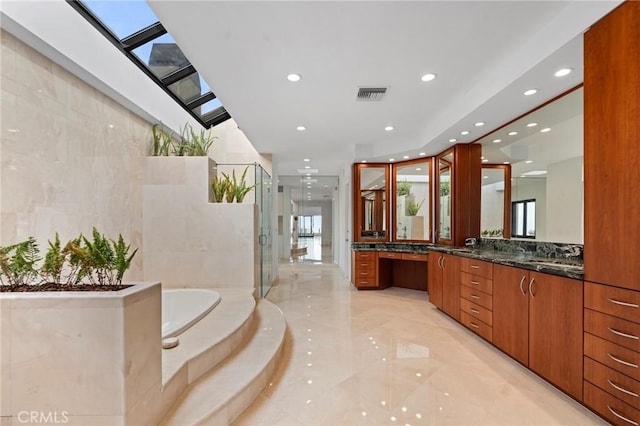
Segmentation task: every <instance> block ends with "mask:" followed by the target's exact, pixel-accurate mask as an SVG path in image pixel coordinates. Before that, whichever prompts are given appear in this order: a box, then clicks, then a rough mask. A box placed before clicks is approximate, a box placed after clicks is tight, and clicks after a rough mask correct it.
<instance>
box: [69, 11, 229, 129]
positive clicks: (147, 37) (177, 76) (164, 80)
mask: <svg viewBox="0 0 640 426" xmlns="http://www.w3.org/2000/svg"><path fill="white" fill-rule="evenodd" d="M66 2H67V3H68V4H69V5H70V6H71V7H73V8H74V9H75V10H76V11H77V12H78V13H80V15H82V16H83V17H84V18H85V19H86V20H87V21H88V22H89V23H90V24H91V25H92V26H93V27H94V28H96V29H97V30H98V31H99V32H100V33H101V34H102V35H103V36H105V37H106V38H107V39H108V40H109V41H110V42H111V43H112V44H113V45H114V46H115V47H117V48H118V50H120V51H121V52H122V53H123V54H124V55H125V56H126V57H127V58H129V60H130V61H131V62H133V63H134V64H135V65H136V66H137V67H138V68H139V69H140V70H141V71H142V72H144V73H145V74H146V75H147V77H149V78H150V79H151V80H153V81H154V82H155V83H156V84H157V85H158V86H160V87H161V88H162V90H164V91H165V93H167V94H168V95H169V96H170V97H171V98H172V99H173V100H174V101H175V102H176V103H178V105H180V106H181V107H182V108H183V109H184V110H185V111H187V112H188V113H189V115H191V116H192V117H193V118H194V119H195V120H196V121H198V123H200V124H201V125H202V126H203V127H204V128H206V129H209V128H211V127H213V126H216V125H218V124H220V123H222V122H224V121H226V120H228V119H230V118H231V115H230V114H229V113H228V112H227V110H226V108H225V107H224V106H222V105H221V106H220V107H219V108H216V109H214V110H213V111H209V112H206V113H204V114H199V113H198V112H197V109H198V108H199V107H200V106H201V105H204V104H205V103H206V102H209V101H211V100H213V99H216V95H215V94H214V93H213V92H212V91H211V90H209V91H208V92H205V93H201V94H200V95H199V96H197V97H195V98H194V99H191V100H190V101H189V102H188V103H187V102H185V101H183V100H182V99H181V98H180V97H179V96H178V95H177V94H176V93H174V92H173V91H172V90H171V89H169V85H171V84H174V83H176V82H178V81H181V80H182V79H185V78H190V77H191V76H193V74H197V75H198V76H200V74H199V73H198V71H197V70H196V69H195V67H194V66H193V65H192V64H191V63H190V61H189V59H188V58H186V60H187V62H188V64H186V65H184V66H182V67H180V68H179V69H177V70H174V71H172V72H170V73H168V74H167V75H164V76H162V77H159V76H157V75H156V74H155V73H154V72H153V71H152V70H151V69H150V68H149V66H147V64H145V63H144V62H143V61H142V60H141V59H140V58H138V56H137V55H135V54H134V53H133V50H134V49H136V48H138V47H140V46H143V45H144V44H146V43H149V42H151V41H153V40H155V39H156V38H158V37H161V36H163V35H165V34H168V32H167V30H166V28H165V27H164V26H163V25H162V23H161V22H159V21H158V22H156V23H154V24H151V25H149V26H147V27H146V28H141V29H140V30H139V31H137V32H135V33H133V34H131V35H129V36H127V37H125V38H123V39H120V38H118V36H116V35H115V33H114V32H113V31H111V30H110V29H109V27H107V25H106V24H105V23H104V22H102V20H101V19H100V18H99V17H97V16H96V15H95V14H94V13H93V12H92V11H91V9H89V7H88V6H87V5H85V4H84V3H83V2H82V1H81V0H66ZM176 46H177V44H176ZM178 49H180V47H179V46H178ZM183 54H184V53H183Z"/></svg>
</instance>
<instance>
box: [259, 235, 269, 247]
mask: <svg viewBox="0 0 640 426" xmlns="http://www.w3.org/2000/svg"><path fill="white" fill-rule="evenodd" d="M258 244H260V245H261V246H266V245H267V236H266V235H265V234H260V235H258Z"/></svg>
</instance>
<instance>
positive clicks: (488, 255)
mask: <svg viewBox="0 0 640 426" xmlns="http://www.w3.org/2000/svg"><path fill="white" fill-rule="evenodd" d="M351 248H352V250H355V251H359V250H373V251H390V252H400V253H423V254H424V253H428V252H430V251H436V252H440V253H447V254H452V255H455V256H461V257H468V258H472V259H478V260H482V261H485V262H491V263H496V264H499V265H506V266H514V267H517V268H522V269H528V270H530V271H536V272H542V273H545V274H552V275H558V276H561V277H566V278H573V279H577V280H582V279H583V278H584V266H583V264H582V263H579V262H578V261H577V260H581V259H577V260H576V261H571V260H569V259H563V258H558V257H543V256H540V255H538V254H537V253H533V252H524V253H523V252H521V251H515V252H514V251H501V250H492V249H482V248H480V249H471V248H465V247H451V246H444V245H437V244H425V243H353V244H352V246H351Z"/></svg>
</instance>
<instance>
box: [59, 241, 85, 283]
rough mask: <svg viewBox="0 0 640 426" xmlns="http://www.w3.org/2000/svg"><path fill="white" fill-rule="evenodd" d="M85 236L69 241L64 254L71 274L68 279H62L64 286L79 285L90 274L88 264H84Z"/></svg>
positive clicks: (63, 251) (63, 250)
mask: <svg viewBox="0 0 640 426" xmlns="http://www.w3.org/2000/svg"><path fill="white" fill-rule="evenodd" d="M83 238H84V236H83V235H82V234H80V235H78V236H77V237H76V238H74V239H73V240H69V241H67V243H66V244H65V246H64V248H63V249H62V254H63V256H64V257H65V260H66V262H67V265H69V273H68V274H67V276H66V279H62V280H61V283H62V284H72V285H75V284H79V283H80V282H81V281H82V279H83V278H84V277H85V276H87V275H88V274H89V272H90V271H89V270H88V269H87V268H86V264H85V263H86V262H84V257H85V252H84V250H83V248H82V240H83Z"/></svg>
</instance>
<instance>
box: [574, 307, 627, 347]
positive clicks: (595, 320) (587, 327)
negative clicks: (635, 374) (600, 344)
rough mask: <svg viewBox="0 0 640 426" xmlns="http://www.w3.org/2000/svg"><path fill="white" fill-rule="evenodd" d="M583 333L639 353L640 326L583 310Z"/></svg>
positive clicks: (589, 310)
mask: <svg viewBox="0 0 640 426" xmlns="http://www.w3.org/2000/svg"><path fill="white" fill-rule="evenodd" d="M584 331H586V332H588V333H591V334H595V335H596V336H599V337H602V338H603V339H606V340H609V341H610V342H614V343H617V344H619V345H622V346H624V347H627V348H629V349H633V350H634V351H636V352H640V324H636V323H635V322H631V321H625V320H623V319H621V318H618V317H612V316H611V315H606V314H603V313H600V312H596V311H592V310H591V309H585V310H584Z"/></svg>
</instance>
